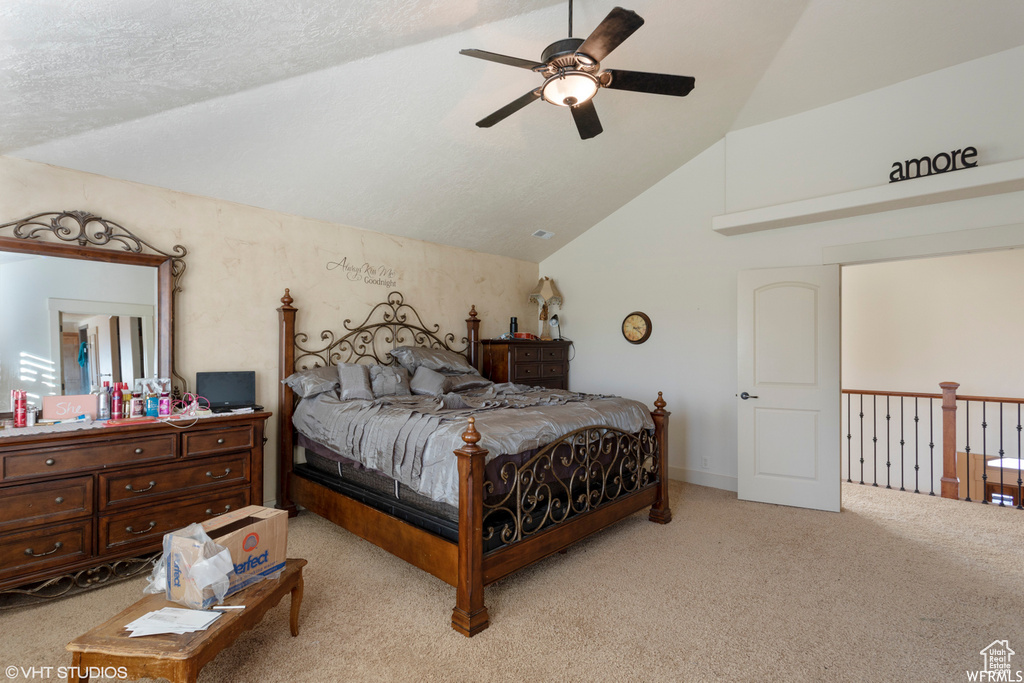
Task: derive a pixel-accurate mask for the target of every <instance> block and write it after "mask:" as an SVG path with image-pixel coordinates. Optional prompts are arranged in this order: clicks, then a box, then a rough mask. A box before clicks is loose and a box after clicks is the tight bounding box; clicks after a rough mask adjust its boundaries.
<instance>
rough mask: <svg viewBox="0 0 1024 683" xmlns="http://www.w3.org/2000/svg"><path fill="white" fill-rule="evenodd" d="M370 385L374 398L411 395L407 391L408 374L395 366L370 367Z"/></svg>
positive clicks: (409, 391) (408, 390)
mask: <svg viewBox="0 0 1024 683" xmlns="http://www.w3.org/2000/svg"><path fill="white" fill-rule="evenodd" d="M370 384H372V385H373V395H374V397H376V398H380V397H381V396H409V395H411V394H412V391H411V390H410V389H409V373H408V372H407V371H406V369H405V368H402V367H398V366H395V365H373V366H371V367H370Z"/></svg>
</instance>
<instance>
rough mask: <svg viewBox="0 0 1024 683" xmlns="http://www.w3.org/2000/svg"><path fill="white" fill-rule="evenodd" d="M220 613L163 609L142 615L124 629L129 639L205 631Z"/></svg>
mask: <svg viewBox="0 0 1024 683" xmlns="http://www.w3.org/2000/svg"><path fill="white" fill-rule="evenodd" d="M220 615H221V613H220V612H208V611H206V610H198V609H180V608H178V607H164V608H163V609H160V610H156V611H155V612H149V613H148V614H144V615H142V616H141V617H139V618H138V619H136V620H135V621H133V622H131V623H130V624H127V625H126V626H125V629H126V630H128V631H131V635H129V636H128V637H129V638H137V637H138V636H153V635H158V634H161V633H177V634H182V633H193V632H195V631H205V630H206V629H207V628H209V626H210V624H212V623H213V622H214V621H216V620H217V619H218V618H219V617H220Z"/></svg>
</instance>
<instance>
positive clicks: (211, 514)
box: [206, 505, 231, 517]
mask: <svg viewBox="0 0 1024 683" xmlns="http://www.w3.org/2000/svg"><path fill="white" fill-rule="evenodd" d="M230 511H231V506H230V505H225V506H224V512H230ZM224 512H218V513H217V514H213V508H206V514H208V515H210V516H211V517H218V516H220V515H223V514H224Z"/></svg>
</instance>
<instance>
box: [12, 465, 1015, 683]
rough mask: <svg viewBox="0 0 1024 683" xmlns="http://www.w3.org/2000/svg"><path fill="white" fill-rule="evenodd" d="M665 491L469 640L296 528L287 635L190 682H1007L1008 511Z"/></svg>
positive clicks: (108, 596)
mask: <svg viewBox="0 0 1024 683" xmlns="http://www.w3.org/2000/svg"><path fill="white" fill-rule="evenodd" d="M672 493H673V499H672V508H673V514H674V521H673V522H672V523H671V524H669V525H668V526H660V525H656V524H652V523H650V522H648V521H647V520H646V512H644V513H641V514H637V515H634V516H633V517H631V518H630V519H627V520H624V521H623V522H620V523H619V524H617V525H616V526H614V527H612V528H610V529H607V530H605V531H604V532H601V533H599V534H598V535H596V536H594V537H592V538H590V539H588V540H586V541H584V542H582V543H580V544H578V545H577V546H575V547H573V548H572V549H570V551H569V552H568V554H566V555H557V556H554V557H552V558H549V559H548V560H545V561H544V562H541V563H540V564H538V565H535V566H533V567H531V568H529V569H527V570H525V571H523V572H520V573H518V574H516V575H514V576H513V577H510V578H508V579H505V580H503V581H500V582H499V583H497V584H495V585H494V586H491V587H489V588H488V589H487V596H486V602H487V605H488V608H489V610H490V615H491V626H490V628H489V629H488V630H486V631H484V632H483V633H481V634H480V635H478V636H476V637H474V638H472V639H468V638H464V637H463V636H461V635H459V634H457V633H456V632H454V631H453V630H452V629H451V628H450V626H449V624H448V622H449V619H450V615H451V608H452V606H453V605H454V602H455V591H454V589H453V588H451V587H449V586H447V585H445V584H443V583H442V582H441V581H439V580H437V579H435V578H434V577H432V576H430V575H428V574H425V573H423V572H421V571H419V570H417V569H415V568H413V567H411V566H410V565H407V564H405V563H404V562H402V561H400V560H398V559H395V558H394V557H392V556H391V555H389V554H387V553H385V552H384V551H382V550H379V549H378V548H376V547H375V546H372V545H370V544H368V543H366V542H365V541H362V540H360V539H358V538H355V537H354V536H352V535H351V534H349V533H347V532H345V531H343V530H341V529H339V528H337V527H335V526H333V525H332V524H330V523H329V522H326V521H324V520H322V519H320V518H318V517H315V516H313V515H310V514H308V513H305V514H302V515H300V516H299V517H298V518H296V519H294V520H292V522H291V526H290V531H289V533H290V538H289V555H290V556H292V557H304V558H306V559H307V560H309V565H308V566H307V567H306V574H305V576H306V592H305V601H304V602H303V606H302V616H301V621H300V623H301V633H300V635H299V637H298V638H292V637H290V635H289V633H288V620H287V617H288V610H287V606H286V604H284V603H283V604H282V605H281V606H279V607H277V608H275V609H274V610H273V611H272V612H271V613H269V614H268V615H267V617H266V619H265V620H264V621H263V623H262V624H261V625H260V626H259V627H258V628H257V629H255V630H253V631H251V632H249V633H247V634H244V635H243V636H242V637H241V638H240V639H239V640H238V641H237V642H236V643H235V645H234V646H232V647H231V648H229V649H228V650H226V651H224V652H223V653H221V654H220V655H219V656H218V657H217V658H216V659H215V660H214V661H213V662H212V663H210V664H209V665H207V667H206V668H205V669H204V670H203V672H202V674H201V675H200V679H199V680H200V681H207V682H214V681H218V682H219V681H225V682H232V681H254V682H255V681H261V682H262V681H267V682H271V681H339V680H340V681H347V680H351V681H416V682H420V681H505V680H509V681H519V680H536V681H554V680H560V681H623V682H624V681H726V680H728V681H737V680H738V681H901V680H907V681H915V682H917V681H966V680H968V675H967V672H968V671H976V670H978V669H980V668H982V666H983V663H984V662H983V658H982V656H981V654H980V651H981V650H982V649H983V648H984V647H986V646H987V645H988V644H989V643H991V642H992V641H994V640H996V639H1000V640H1002V639H1006V640H1008V641H1009V645H1010V647H1011V648H1014V649H1015V650H1016V651H1017V652H1020V653H1021V654H1020V655H1017V656H1016V658H1015V659H1014V660H1013V661H1012V669H1013V673H1011V675H1012V676H1016V675H1017V674H1016V673H1015V672H1017V671H1020V670H1022V669H1024V649H1022V648H1024V512H1021V511H1019V510H1014V509H999V508H993V507H991V506H981V505H979V504H967V503H960V502H956V501H949V500H943V499H940V498H931V497H928V496H922V495H913V494H909V493H899V492H895V491H885V490H880V489H874V488H870V487H864V486H859V485H856V484H854V485H848V484H844V485H843V506H844V511H843V512H842V513H840V514H832V513H825V512H811V511H806V510H798V509H794V508H786V507H777V506H772V505H763V504H757V503H746V502H740V501H738V500H737V499H736V496H735V494H732V493H728V492H725V491H719V490H716V489H709V488H703V487H699V486H692V485H688V484H674V486H673V491H672ZM142 585H143V583H142V582H141V580H135V581H131V582H127V583H123V584H119V585H115V586H110V587H107V588H104V589H101V590H97V591H93V592H91V593H87V594H84V595H80V596H76V597H73V598H68V599H66V600H61V601H58V602H55V603H52V604H47V605H42V606H35V607H29V608H24V609H19V610H15V611H7V612H3V613H0V666H2V667H3V669H6V668H7V667H8V666H11V665H15V666H23V667H29V666H36V667H40V666H52V667H58V666H67V665H68V664H69V663H70V657H69V656H68V655H67V654H66V653H65V652H64V645H65V643H67V642H68V641H69V640H71V639H72V638H73V637H75V636H76V635H78V634H80V633H82V632H84V631H86V630H88V629H89V628H90V627H92V626H93V625H95V624H97V623H99V622H100V621H103V620H105V619H107V618H109V617H110V616H112V615H113V614H115V613H116V612H118V611H120V610H121V609H123V608H124V607H127V606H128V605H130V604H131V603H133V602H134V601H136V600H137V599H139V598H140V597H141V590H142ZM14 680H46V679H45V678H44V677H40V676H36V677H35V678H17V677H16V678H15V679H14ZM1010 680H1016V679H1015V678H1011V679H1010Z"/></svg>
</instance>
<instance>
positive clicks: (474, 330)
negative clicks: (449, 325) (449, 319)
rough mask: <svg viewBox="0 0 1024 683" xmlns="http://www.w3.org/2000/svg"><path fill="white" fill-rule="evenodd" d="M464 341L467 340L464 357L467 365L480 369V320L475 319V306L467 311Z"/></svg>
mask: <svg viewBox="0 0 1024 683" xmlns="http://www.w3.org/2000/svg"><path fill="white" fill-rule="evenodd" d="M466 339H468V340H469V348H468V349H466V357H467V358H468V359H469V364H470V365H472V366H473V367H474V368H476V369H477V370H479V369H480V366H479V365H478V362H479V361H480V318H478V317H476V304H473V305H472V306H471V307H470V309H469V317H468V318H466Z"/></svg>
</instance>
